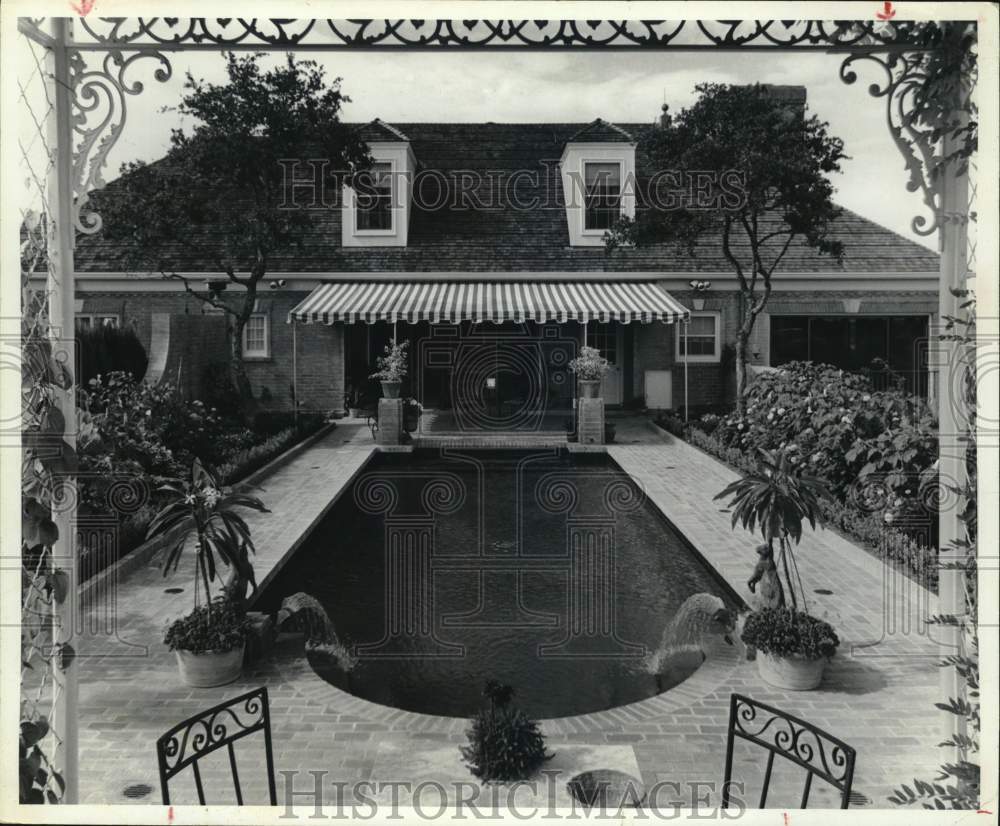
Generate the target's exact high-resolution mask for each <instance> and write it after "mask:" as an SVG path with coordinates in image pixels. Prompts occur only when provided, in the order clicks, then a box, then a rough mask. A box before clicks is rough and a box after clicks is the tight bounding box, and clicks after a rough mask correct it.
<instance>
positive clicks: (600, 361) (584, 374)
mask: <svg viewBox="0 0 1000 826" xmlns="http://www.w3.org/2000/svg"><path fill="white" fill-rule="evenodd" d="M568 366H569V369H570V370H572V371H573V372H574V373H575V374H576V377H577V378H578V379H579V380H580V381H600V380H601V379H603V378H604V374H605V373H607V372H608V368H609V367H610V366H611V365H610V362H609V361H608V360H607V359H606V358H604V357H603V356H602V355H601V351H600V350H598V349H597V348H596V347H586V346H584V347H581V348H580V355H578V356H577V357H576V358H575V359H571V360H570V362H569V365H568Z"/></svg>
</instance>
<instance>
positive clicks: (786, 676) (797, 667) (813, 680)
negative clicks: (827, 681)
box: [757, 651, 826, 691]
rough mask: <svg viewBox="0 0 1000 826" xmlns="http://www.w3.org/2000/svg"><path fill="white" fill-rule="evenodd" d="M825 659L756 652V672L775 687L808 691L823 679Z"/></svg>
mask: <svg viewBox="0 0 1000 826" xmlns="http://www.w3.org/2000/svg"><path fill="white" fill-rule="evenodd" d="M825 665H826V660H825V659H822V658H821V659H818V660H807V659H805V658H804V657H776V656H774V655H773V654H765V653H764V652H763V651H758V652H757V673H758V674H760V676H761V678H762V679H763V680H764V681H765V682H767V683H769V684H770V685H773V686H775V687H776V688H786V689H788V690H789V691H809V690H811V689H814V688H816V687H817V686H818V685H819V684H820V682H821V681H822V679H823V668H824V666H825Z"/></svg>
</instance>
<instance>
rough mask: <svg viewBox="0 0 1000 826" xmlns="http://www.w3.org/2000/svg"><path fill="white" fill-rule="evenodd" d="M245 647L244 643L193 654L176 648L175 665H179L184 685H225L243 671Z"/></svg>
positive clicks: (200, 686) (196, 686)
mask: <svg viewBox="0 0 1000 826" xmlns="http://www.w3.org/2000/svg"><path fill="white" fill-rule="evenodd" d="M245 649H246V645H245V644H244V645H241V646H240V647H239V648H234V649H233V650H232V651H206V652H205V653H203V654H195V653H194V652H193V651H185V650H183V649H178V650H176V651H174V654H176V655H177V665H178V666H179V667H180V672H181V680H183V682H184V685H189V686H191V687H193V688H210V687H211V686H215V685H227V684H228V683H231V682H233V681H234V680H238V679H239V677H240V674H242V673H243V654H244V651H245Z"/></svg>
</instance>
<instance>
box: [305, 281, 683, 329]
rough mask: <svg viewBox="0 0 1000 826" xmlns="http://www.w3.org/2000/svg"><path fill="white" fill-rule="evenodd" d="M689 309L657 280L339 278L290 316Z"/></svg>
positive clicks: (591, 317) (624, 317)
mask: <svg viewBox="0 0 1000 826" xmlns="http://www.w3.org/2000/svg"><path fill="white" fill-rule="evenodd" d="M687 314H688V310H687V309H685V308H684V307H683V306H682V305H681V304H680V303H679V302H677V301H676V300H675V299H674V298H673V296H671V295H670V293H668V292H667V291H666V290H664V289H662V288H661V287H659V286H657V284H656V283H655V282H652V281H631V282H629V281H586V282H572V281H530V282H527V281H519V282H513V281H512V282H486V281H462V282H458V281H451V282H446V281H424V282H412V281H411V282H405V281H338V282H335V283H328V284H321V285H320V286H318V287H317V288H316V289H314V290H313V291H312V292H311V293H310V294H309V297H308V298H306V299H305V300H304V301H303V302H302V303H301V304H299V305H298V306H297V307H295V308H294V309H293V310H292V311H291V312H290V313H289V314H288V321H289V323H291V322H292V321H301V322H305V323H307V324H312V323H322V324H335V323H336V322H338V321H339V322H343V323H345V324H357V323H359V322H361V323H366V324H372V323H374V322H376V321H387V322H389V323H394V322H397V321H404V322H408V323H410V324H413V323H415V322H418V321H429V322H431V323H433V324H457V323H458V322H460V321H491V322H493V323H500V322H503V321H515V322H522V321H538V322H543V323H544V322H547V321H557V322H564V321H580V322H587V321H619V322H622V323H623V324H628V323H629V322H631V321H638V322H641V323H648V322H652V321H662V322H666V323H672V322H674V321H681V320H683V319H684V317H685V316H686V315H687Z"/></svg>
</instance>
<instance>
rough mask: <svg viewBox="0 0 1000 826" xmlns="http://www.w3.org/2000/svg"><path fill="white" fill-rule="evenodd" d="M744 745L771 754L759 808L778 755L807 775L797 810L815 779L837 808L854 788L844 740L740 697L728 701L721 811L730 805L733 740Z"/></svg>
mask: <svg viewBox="0 0 1000 826" xmlns="http://www.w3.org/2000/svg"><path fill="white" fill-rule="evenodd" d="M737 737H738V738H740V739H743V740H748V741H750V742H751V743H754V744H756V745H758V746H761V747H762V748H764V749H767V751H768V752H769V754H768V757H767V765H766V768H765V771H764V783H763V788H762V789H761V796H760V807H759V808H761V809H763V808H764V804H765V803H766V802H767V792H768V787H769V785H770V782H771V770H772V768H773V765H774V757H775V755H780V756H781V757H784V758H785V759H787V760H790V761H791V762H792V763H795V764H796V765H798V766H800V767H801V768H803V769H805V770H806V781H805V787H804V789H803V793H802V801H801V807H800V808H803V809H804V808H806V805H807V804H808V802H809V791H810V789H811V787H812V779H813V777H819V778H820V779H821V780H825V781H826V782H827V783H829V784H830V785H831V786H833V787H834V788H835V789H837V790H838V791H839V792H840V799H841V808H842V809H846V808H847V807H848V804H849V803H850V797H851V786H852V784H853V783H854V762H855V757H856V752H855V750H854V749H853V748H851V746H848V745H847V744H846V743H844V742H843V741H842V740H839V739H837V738H836V737H833V736H832V735H830V734H827V733H826V732H825V731H823V730H822V729H820V728H817V727H816V726H814V725H812V724H811V723H807V722H806V721H805V720H802V719H800V718H798V717H793V716H792V715H791V714H786V713H785V712H783V711H781V710H780V709H777V708H774V707H773V706H769V705H765V704H764V703H758V702H757V701H755V700H752V699H750V698H749V697H745V696H743V695H742V694H733V695H732V696H731V698H730V702H729V738H728V741H727V743H726V774H725V778H724V779H723V785H722V806H723V808H726V807H727V806H728V805H729V790H730V783H731V780H732V772H733V747H734V744H735V739H736V738H737Z"/></svg>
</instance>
